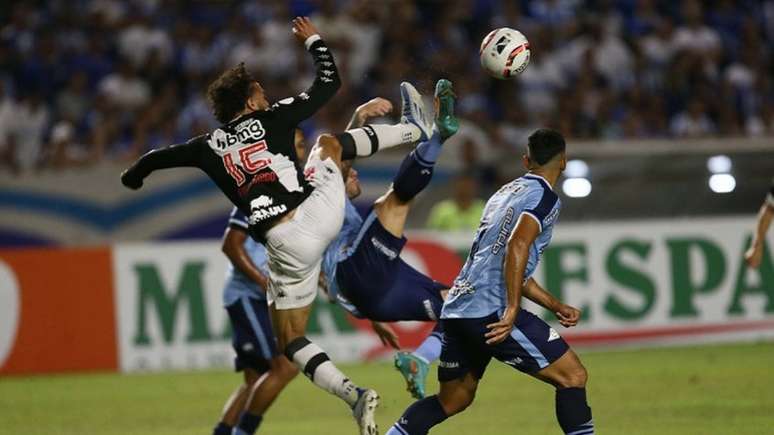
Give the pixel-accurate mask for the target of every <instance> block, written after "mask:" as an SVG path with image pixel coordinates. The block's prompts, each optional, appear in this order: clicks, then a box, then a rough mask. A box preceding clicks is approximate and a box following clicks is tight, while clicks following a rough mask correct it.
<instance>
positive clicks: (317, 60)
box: [274, 17, 341, 127]
mask: <svg viewBox="0 0 774 435" xmlns="http://www.w3.org/2000/svg"><path fill="white" fill-rule="evenodd" d="M293 34H294V35H295V36H296V39H298V40H299V41H301V42H302V43H303V44H304V46H305V47H306V49H307V50H308V51H309V53H310V54H311V55H312V59H313V60H314V68H315V77H314V82H313V83H312V86H311V87H309V89H307V90H306V92H304V93H302V94H300V95H298V96H297V97H295V98H287V99H285V100H280V102H278V103H277V104H275V105H274V110H275V111H276V112H277V114H278V119H279V120H280V121H281V122H284V123H286V124H287V125H288V126H291V127H295V126H296V125H298V123H300V122H301V121H303V120H305V119H307V118H309V117H310V116H312V115H314V114H315V112H317V111H318V110H319V109H320V108H321V107H322V106H323V105H325V103H327V102H328V101H330V99H331V98H333V96H334V95H336V91H338V90H339V88H340V87H341V78H339V71H338V69H337V68H336V63H335V62H334V61H333V54H332V53H331V51H330V50H329V49H328V46H327V45H325V42H324V41H323V40H322V38H320V34H319V32H318V31H317V28H315V27H314V24H312V21H311V20H310V19H309V18H307V17H297V18H296V19H294V20H293Z"/></svg>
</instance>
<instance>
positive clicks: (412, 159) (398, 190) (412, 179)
mask: <svg viewBox="0 0 774 435" xmlns="http://www.w3.org/2000/svg"><path fill="white" fill-rule="evenodd" d="M434 166H435V165H434V164H433V163H430V162H426V161H424V160H423V159H422V158H421V157H420V156H419V155H418V154H417V152H416V150H414V151H412V152H410V153H409V154H408V155H407V156H406V157H405V158H404V159H403V162H402V163H401V164H400V168H399V169H398V173H397V174H396V175H395V178H394V179H393V180H392V188H393V190H394V191H395V195H396V196H397V197H398V198H399V199H400V200H401V201H403V202H409V201H411V200H412V199H414V197H415V196H417V194H419V192H421V191H422V190H423V189H424V188H425V187H427V185H428V184H430V180H431V179H432V178H433V168H434Z"/></svg>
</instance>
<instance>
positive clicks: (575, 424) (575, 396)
mask: <svg viewBox="0 0 774 435" xmlns="http://www.w3.org/2000/svg"><path fill="white" fill-rule="evenodd" d="M556 418H557V420H559V426H561V427H562V430H563V431H564V433H565V434H569V433H572V434H573V435H592V434H593V433H594V422H592V421H591V408H589V405H588V404H587V403H586V389H585V388H562V389H557V390H556Z"/></svg>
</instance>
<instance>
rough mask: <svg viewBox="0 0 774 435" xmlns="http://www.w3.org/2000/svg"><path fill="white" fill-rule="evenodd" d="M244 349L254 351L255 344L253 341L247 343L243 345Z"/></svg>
mask: <svg viewBox="0 0 774 435" xmlns="http://www.w3.org/2000/svg"><path fill="white" fill-rule="evenodd" d="M242 350H243V351H245V352H252V351H254V350H255V346H253V343H245V344H243V345H242Z"/></svg>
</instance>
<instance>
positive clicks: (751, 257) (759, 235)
mask: <svg viewBox="0 0 774 435" xmlns="http://www.w3.org/2000/svg"><path fill="white" fill-rule="evenodd" d="M772 217H774V180H772V181H771V189H770V190H769V194H768V195H766V200H765V201H763V204H761V208H760V210H758V219H757V223H758V224H757V226H756V227H755V234H754V235H753V239H752V243H751V244H750V248H749V249H748V250H747V252H745V253H744V259H745V260H747V264H748V265H749V266H750V267H752V268H757V267H758V266H760V265H761V259H763V245H764V243H765V242H766V232H767V231H769V226H770V225H771V219H772Z"/></svg>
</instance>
